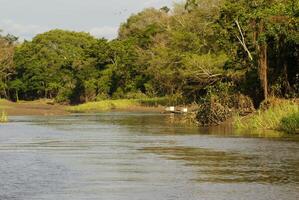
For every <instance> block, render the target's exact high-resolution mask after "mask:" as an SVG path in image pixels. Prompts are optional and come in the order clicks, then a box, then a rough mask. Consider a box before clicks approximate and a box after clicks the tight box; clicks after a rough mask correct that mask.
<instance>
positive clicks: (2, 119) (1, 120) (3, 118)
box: [0, 111, 8, 123]
mask: <svg viewBox="0 0 299 200" xmlns="http://www.w3.org/2000/svg"><path fill="white" fill-rule="evenodd" d="M5 122H8V117H7V114H6V112H4V111H2V113H1V117H0V123H5Z"/></svg>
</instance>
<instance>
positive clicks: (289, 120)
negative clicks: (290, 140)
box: [280, 112, 299, 133]
mask: <svg viewBox="0 0 299 200" xmlns="http://www.w3.org/2000/svg"><path fill="white" fill-rule="evenodd" d="M280 129H281V130H283V131H285V132H287V133H299V112H297V113H294V114H292V115H289V116H287V117H284V118H282V119H281V121H280Z"/></svg>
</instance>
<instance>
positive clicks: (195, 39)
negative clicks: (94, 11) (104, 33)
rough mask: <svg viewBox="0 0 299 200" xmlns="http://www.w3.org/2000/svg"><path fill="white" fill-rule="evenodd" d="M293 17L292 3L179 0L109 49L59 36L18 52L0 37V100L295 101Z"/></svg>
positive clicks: (296, 8)
mask: <svg viewBox="0 0 299 200" xmlns="http://www.w3.org/2000/svg"><path fill="white" fill-rule="evenodd" d="M298 17H299V3H298V1H296V0H254V1H247V0H238V1H236V0H187V2H185V3H180V4H175V5H174V7H173V9H169V8H167V7H163V8H161V9H159V10H158V9H154V8H149V9H145V10H144V11H142V12H140V13H138V14H135V15H132V16H131V17H130V18H129V19H128V20H127V21H126V22H125V23H123V24H122V25H121V26H120V28H119V36H118V38H117V39H115V40H112V41H107V40H105V39H96V38H94V37H92V36H90V35H89V34H87V33H78V32H70V31H63V30H52V31H49V32H47V33H43V34H40V35H37V36H36V37H35V38H34V39H33V40H32V41H25V42H23V43H22V44H17V43H16V41H15V38H14V37H12V36H1V37H0V97H3V98H8V99H12V100H18V99H26V100H33V99H38V98H55V99H56V101H58V102H68V103H79V102H88V101H95V100H102V99H108V98H114V99H120V98H140V97H146V96H148V97H156V96H167V95H169V96H175V97H177V98H183V99H184V101H185V102H186V103H187V102H193V101H200V100H203V99H207V98H212V96H213V95H216V96H217V95H219V94H222V93H223V91H228V92H229V93H230V94H235V93H243V94H245V95H249V96H250V97H251V98H252V99H254V102H255V103H256V105H258V103H259V102H260V101H261V100H263V99H267V97H268V95H272V96H279V97H296V96H298V93H299V66H298V63H299V45H298V44H299V31H298V28H299V21H298ZM211 91H213V94H211ZM213 99H215V98H214V97H213Z"/></svg>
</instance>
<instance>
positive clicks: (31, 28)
mask: <svg viewBox="0 0 299 200" xmlns="http://www.w3.org/2000/svg"><path fill="white" fill-rule="evenodd" d="M0 29H2V30H3V31H4V33H10V34H13V35H15V36H20V37H21V39H30V38H32V36H34V35H36V34H39V33H42V32H45V31H47V30H48V29H49V28H47V27H42V26H38V25H33V24H19V23H16V22H14V21H12V20H8V19H6V20H1V21H0Z"/></svg>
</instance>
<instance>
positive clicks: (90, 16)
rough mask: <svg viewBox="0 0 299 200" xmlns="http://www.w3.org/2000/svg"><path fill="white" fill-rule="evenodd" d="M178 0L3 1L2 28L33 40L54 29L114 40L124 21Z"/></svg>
mask: <svg viewBox="0 0 299 200" xmlns="http://www.w3.org/2000/svg"><path fill="white" fill-rule="evenodd" d="M175 1H176V0H0V29H1V30H3V31H4V33H11V34H13V35H16V36H18V37H19V38H20V39H27V40H30V39H32V37H34V36H35V35H36V34H39V33H43V32H46V31H48V30H51V29H56V28H58V29H65V30H73V31H85V32H89V33H91V34H92V35H94V36H96V37H105V38H107V39H113V38H115V37H116V36H117V30H118V27H119V25H120V24H121V23H122V22H125V21H126V19H127V18H128V17H129V16H130V15H131V14H132V13H137V12H139V11H141V10H143V9H144V8H147V7H155V8H161V7H163V6H169V7H171V6H172V5H173V2H175Z"/></svg>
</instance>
